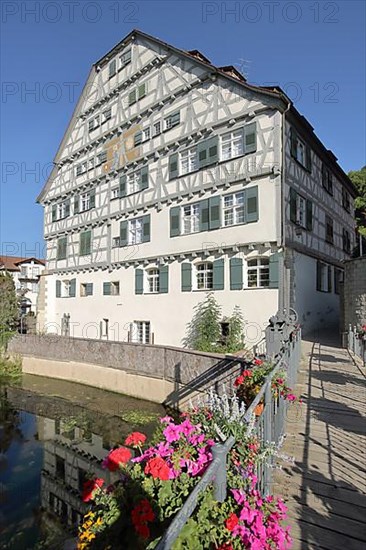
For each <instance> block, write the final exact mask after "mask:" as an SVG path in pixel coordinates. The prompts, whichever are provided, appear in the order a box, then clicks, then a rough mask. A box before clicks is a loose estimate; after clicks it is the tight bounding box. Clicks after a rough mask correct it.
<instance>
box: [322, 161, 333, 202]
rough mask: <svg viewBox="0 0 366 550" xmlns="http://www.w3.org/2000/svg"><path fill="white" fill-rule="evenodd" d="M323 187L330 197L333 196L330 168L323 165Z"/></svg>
mask: <svg viewBox="0 0 366 550" xmlns="http://www.w3.org/2000/svg"><path fill="white" fill-rule="evenodd" d="M322 185H323V187H324V189H325V190H326V191H327V193H329V194H330V195H333V178H332V172H331V171H330V170H329V168H328V167H327V166H326V165H325V164H322Z"/></svg>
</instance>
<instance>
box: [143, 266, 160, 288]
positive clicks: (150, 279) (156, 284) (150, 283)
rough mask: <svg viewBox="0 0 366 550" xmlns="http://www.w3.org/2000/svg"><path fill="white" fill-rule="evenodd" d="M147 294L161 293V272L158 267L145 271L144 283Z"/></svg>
mask: <svg viewBox="0 0 366 550" xmlns="http://www.w3.org/2000/svg"><path fill="white" fill-rule="evenodd" d="M144 283H145V284H144V287H145V293H146V294H159V293H160V271H159V268H157V267H150V268H148V269H146V270H145V281H144Z"/></svg>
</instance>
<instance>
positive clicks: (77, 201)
mask: <svg viewBox="0 0 366 550" xmlns="http://www.w3.org/2000/svg"><path fill="white" fill-rule="evenodd" d="M78 213H79V197H78V196H76V197H75V198H74V214H78Z"/></svg>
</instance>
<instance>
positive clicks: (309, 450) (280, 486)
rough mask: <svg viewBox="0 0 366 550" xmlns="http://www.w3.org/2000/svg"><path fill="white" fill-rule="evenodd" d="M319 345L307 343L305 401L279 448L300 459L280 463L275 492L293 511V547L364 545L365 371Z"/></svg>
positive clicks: (365, 549) (301, 385) (359, 549)
mask: <svg viewBox="0 0 366 550" xmlns="http://www.w3.org/2000/svg"><path fill="white" fill-rule="evenodd" d="M318 340H319V339H318ZM322 342H324V343H319V341H314V342H311V341H305V342H303V348H302V355H303V360H302V364H301V367H300V372H299V376H298V385H297V387H296V392H295V393H296V394H297V395H300V394H301V396H302V398H303V401H304V403H303V404H302V405H299V406H298V407H297V406H295V407H292V408H290V410H289V413H288V418H287V436H286V439H285V443H284V446H283V448H282V451H283V452H284V453H285V454H288V455H291V456H293V457H294V459H295V463H294V465H289V464H288V463H286V462H285V463H282V464H283V466H282V472H280V471H279V472H277V471H276V472H275V476H274V485H275V486H274V487H273V491H274V492H275V493H276V494H278V495H283V497H284V500H285V502H286V505H287V506H288V508H289V512H288V513H289V523H290V525H291V532H292V537H293V539H294V543H293V550H308V549H315V548H316V549H326V550H366V456H365V455H366V384H365V369H364V368H363V367H362V366H361V363H357V364H355V362H354V361H353V360H352V358H351V357H350V355H349V354H348V352H347V350H344V349H342V348H340V347H338V346H337V345H336V344H335V343H334V342H330V341H329V340H328V342H327V341H326V340H324V339H322Z"/></svg>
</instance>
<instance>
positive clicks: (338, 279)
mask: <svg viewBox="0 0 366 550" xmlns="http://www.w3.org/2000/svg"><path fill="white" fill-rule="evenodd" d="M341 283H343V271H342V269H338V268H336V267H335V268H334V294H339V293H340V284H341Z"/></svg>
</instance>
